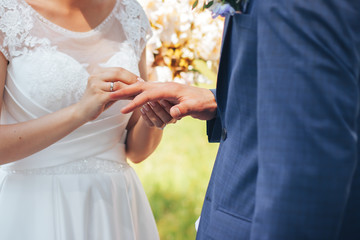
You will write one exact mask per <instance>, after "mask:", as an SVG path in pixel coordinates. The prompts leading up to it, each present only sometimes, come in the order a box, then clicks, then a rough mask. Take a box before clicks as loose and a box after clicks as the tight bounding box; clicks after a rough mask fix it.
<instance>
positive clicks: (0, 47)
mask: <svg viewBox="0 0 360 240" xmlns="http://www.w3.org/2000/svg"><path fill="white" fill-rule="evenodd" d="M0 52H1V53H2V54H4V56H5V58H6V59H7V60H9V54H8V53H7V51H6V49H5V48H3V47H2V46H0Z"/></svg>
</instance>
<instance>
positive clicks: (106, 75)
mask: <svg viewBox="0 0 360 240" xmlns="http://www.w3.org/2000/svg"><path fill="white" fill-rule="evenodd" d="M95 75H96V76H97V77H101V78H102V79H103V80H104V81H108V82H115V81H120V82H122V83H124V84H127V85H130V84H134V83H136V82H138V81H139V80H138V78H139V77H138V76H137V75H135V74H133V73H132V72H129V71H127V70H126V69H124V68H104V70H103V71H100V72H98V73H97V74H95Z"/></svg>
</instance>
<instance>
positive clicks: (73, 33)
mask: <svg viewBox="0 0 360 240" xmlns="http://www.w3.org/2000/svg"><path fill="white" fill-rule="evenodd" d="M21 1H22V2H23V3H24V4H25V6H26V7H27V8H29V9H30V11H31V12H32V13H33V14H34V15H36V17H37V18H38V19H39V20H40V21H42V22H43V23H45V24H47V25H49V26H50V27H52V28H53V29H54V30H57V31H59V32H61V33H65V34H69V35H73V36H81V37H86V36H88V35H92V34H93V33H96V32H98V31H100V30H101V29H102V28H103V26H104V25H105V24H106V23H107V22H108V21H109V20H110V19H111V18H112V17H113V15H114V14H115V10H116V9H117V7H118V5H119V2H120V1H119V0H115V5H114V7H113V8H112V10H111V11H110V13H109V15H108V16H107V17H106V18H105V19H104V20H102V21H101V22H100V23H99V24H98V25H97V26H96V27H94V28H92V29H91V30H89V31H85V32H79V31H73V30H70V29H67V28H65V27H62V26H60V25H58V24H56V23H54V22H52V21H50V20H49V19H47V18H46V17H44V16H43V15H41V14H40V13H39V12H38V11H36V10H35V9H34V8H33V7H32V6H31V5H30V4H29V3H27V2H26V0H21Z"/></svg>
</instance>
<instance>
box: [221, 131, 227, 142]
mask: <svg viewBox="0 0 360 240" xmlns="http://www.w3.org/2000/svg"><path fill="white" fill-rule="evenodd" d="M226 138H227V131H226V128H223V129H222V131H221V140H223V141H225V140H226Z"/></svg>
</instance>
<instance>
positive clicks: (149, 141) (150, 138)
mask: <svg viewBox="0 0 360 240" xmlns="http://www.w3.org/2000/svg"><path fill="white" fill-rule="evenodd" d="M162 133H163V131H162V130H161V129H159V128H156V127H149V126H148V125H147V124H146V123H145V121H144V120H143V118H142V117H141V118H139V120H138V121H137V123H136V124H135V126H134V127H133V128H131V129H130V130H129V132H128V136H127V140H126V155H127V157H128V158H129V159H130V160H131V161H132V162H134V163H140V162H142V161H143V160H145V159H146V158H147V157H148V156H149V155H150V154H151V153H153V151H154V150H155V148H156V147H157V146H158V145H159V143H160V140H161V138H162Z"/></svg>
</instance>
